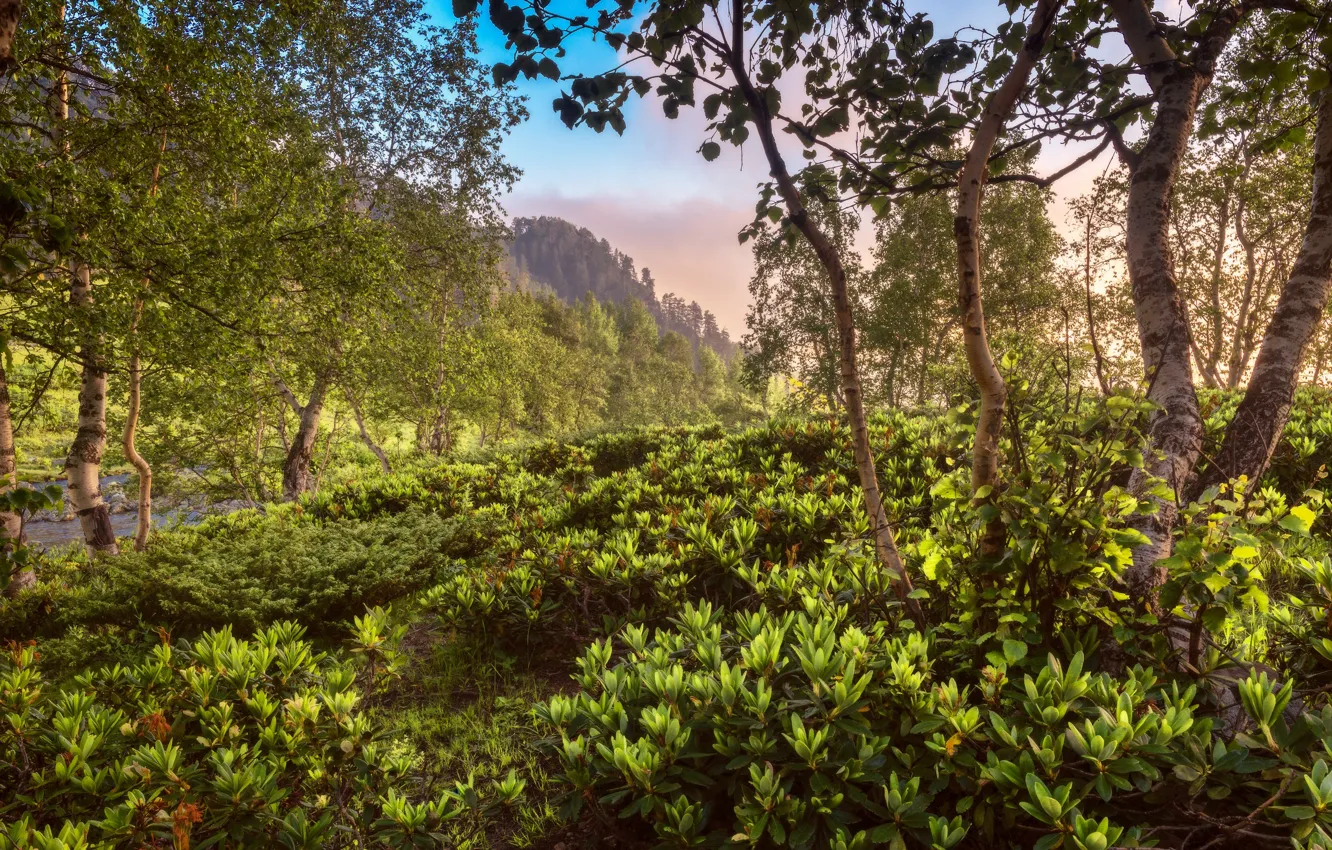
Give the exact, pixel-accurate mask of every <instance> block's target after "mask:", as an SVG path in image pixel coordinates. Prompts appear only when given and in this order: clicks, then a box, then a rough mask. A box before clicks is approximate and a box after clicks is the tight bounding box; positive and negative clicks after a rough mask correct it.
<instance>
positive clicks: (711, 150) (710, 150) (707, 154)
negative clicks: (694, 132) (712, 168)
mask: <svg viewBox="0 0 1332 850" xmlns="http://www.w3.org/2000/svg"><path fill="white" fill-rule="evenodd" d="M698 151H699V153H701V154H703V158H704V159H706V160H707V161H708V162H712V161H713V160H714V159H716V158H717V157H719V156H721V145H719V144H717V143H716V142H704V143H703V145H702V147H700V148H699V149H698Z"/></svg>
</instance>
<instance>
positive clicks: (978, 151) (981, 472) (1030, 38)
mask: <svg viewBox="0 0 1332 850" xmlns="http://www.w3.org/2000/svg"><path fill="white" fill-rule="evenodd" d="M1059 5H1060V0H1039V2H1037V4H1036V11H1035V12H1034V13H1033V15H1032V20H1031V25H1030V27H1028V30H1027V32H1028V35H1027V40H1026V42H1025V43H1024V44H1023V46H1022V50H1021V52H1019V53H1018V55H1017V57H1016V59H1015V60H1014V62H1013V67H1012V68H1011V69H1009V71H1008V75H1007V76H1006V77H1004V81H1003V82H1002V83H1001V84H1000V85H999V88H998V89H996V90H995V93H994V96H993V97H991V98H990V102H989V104H988V105H987V106H986V107H985V112H984V113H983V114H982V115H981V119H980V123H979V124H978V125H977V127H976V133H975V136H974V137H973V138H972V142H971V149H970V150H969V151H968V152H967V156H966V160H965V161H964V162H963V164H962V173H961V176H960V177H959V179H958V192H957V215H956V217H955V218H954V219H953V239H954V241H955V242H956V243H957V267H958V307H959V309H960V311H961V314H962V340H963V345H964V347H965V352H966V357H967V366H968V367H969V369H970V370H971V377H972V379H973V380H975V381H976V385H977V386H978V387H979V388H980V393H981V404H980V414H979V416H977V419H976V440H975V443H974V444H973V445H972V450H971V491H972V494H973V495H975V494H976V493H977V492H978V491H980V490H981V489H982V488H984V487H989V488H991V490H993V488H994V487H996V486H997V485H998V478H999V436H1000V434H1001V433H1002V431H1003V427H1004V412H1005V410H1006V408H1007V404H1008V388H1007V387H1006V386H1005V385H1004V378H1003V376H1002V375H1001V374H999V367H998V366H996V365H995V362H994V356H993V354H992V353H991V352H990V343H989V340H988V338H987V337H986V333H985V307H984V303H983V301H982V298H981V256H980V254H981V244H980V216H981V192H982V189H983V186H984V182H985V177H986V164H987V162H988V161H989V159H990V154H991V153H992V152H993V151H994V143H995V140H996V139H998V138H999V135H1000V134H1001V133H1002V132H1003V129H1004V123H1005V122H1006V121H1007V120H1008V116H1009V114H1010V113H1012V111H1013V108H1014V106H1015V105H1016V104H1017V100H1018V98H1019V97H1020V96H1021V94H1022V90H1023V89H1025V88H1026V87H1027V79H1028V77H1030V75H1031V69H1032V68H1033V67H1035V65H1036V62H1037V60H1039V58H1040V55H1041V51H1042V50H1043V49H1044V48H1045V38H1046V36H1047V35H1048V34H1049V32H1050V26H1051V24H1053V23H1054V17H1055V13H1056V11H1057V10H1058V8H1059ZM987 498H992V496H990V497H987ZM1004 542H1005V531H1004V523H1003V519H1002V517H1000V516H998V515H997V514H996V516H995V517H994V518H993V519H991V520H990V521H989V522H988V523H987V524H986V529H985V533H984V534H983V535H982V537H981V555H982V557H989V558H993V557H997V556H998V555H999V554H1000V553H1002V552H1003V549H1004Z"/></svg>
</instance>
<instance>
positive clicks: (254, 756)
mask: <svg viewBox="0 0 1332 850" xmlns="http://www.w3.org/2000/svg"><path fill="white" fill-rule="evenodd" d="M302 633H303V630H302V629H301V627H299V626H297V625H295V624H293V623H278V624H275V625H273V626H271V627H269V628H267V629H264V630H262V631H260V632H259V633H258V634H256V635H255V638H254V639H253V640H250V641H242V640H238V639H236V638H235V637H233V636H232V634H231V631H230V630H229V629H224V630H221V631H215V632H209V633H207V634H205V635H204V636H203V637H201V638H199V639H198V640H196V641H194V642H193V643H191V644H185V643H182V644H180V645H179V646H176V647H172V646H168V645H165V644H164V645H161V646H159V647H158V648H157V649H156V650H155V651H154V653H153V655H152V658H151V659H150V660H148V661H146V662H145V663H143V664H138V665H131V666H125V665H115V666H112V667H104V668H101V669H99V670H90V671H88V672H85V673H83V674H81V675H80V676H78V678H77V679H76V681H75V683H74V686H73V687H72V688H69V689H67V690H64V691H62V692H60V693H58V694H54V695H48V694H47V693H46V692H45V689H44V687H43V683H42V680H41V677H40V675H39V673H38V670H37V666H36V659H37V652H36V651H35V650H34V649H33V648H32V647H31V646H27V647H16V648H14V649H12V650H11V651H10V653H9V655H8V657H7V658H5V659H4V660H0V706H2V707H3V710H4V712H5V717H6V719H5V722H4V724H3V725H0V835H3V836H4V837H5V838H6V839H7V844H8V846H10V847H16V848H29V847H31V848H37V849H38V850H56V848H79V847H107V848H110V847H146V846H164V845H170V846H175V847H180V848H183V847H188V846H194V847H196V848H201V847H209V846H212V845H222V846H230V847H247V846H248V847H286V848H293V850H294V848H305V847H321V846H322V847H410V846H426V845H429V844H433V843H434V841H433V838H432V835H433V834H434V833H436V832H437V831H438V830H439V828H440V825H441V824H442V823H444V822H447V821H450V820H452V819H455V818H459V817H460V816H462V815H463V814H464V813H465V812H467V811H468V810H469V809H470V808H475V807H480V806H482V803H481V801H480V797H479V796H478V793H477V791H476V789H475V788H474V787H472V786H469V785H466V784H462V785H459V786H456V787H455V788H454V789H451V790H450V791H448V792H445V793H443V794H441V795H439V796H438V797H436V798H434V799H428V800H424V801H420V802H414V801H412V800H411V799H409V796H408V793H407V788H408V787H410V782H409V780H410V779H411V774H412V773H413V770H414V755H413V754H412V753H410V752H404V751H403V750H402V748H401V747H399V746H395V745H394V744H393V743H392V742H391V741H389V740H387V739H385V738H384V737H383V735H382V734H381V733H380V732H379V731H378V730H377V729H376V728H375V727H374V726H373V725H372V724H371V723H370V722H369V721H368V719H367V718H366V716H365V715H364V714H362V713H361V712H360V711H359V710H358V702H359V700H360V697H359V695H358V693H357V691H356V689H355V688H354V687H353V674H352V672H351V671H349V670H346V669H342V668H338V667H334V666H330V665H329V663H328V659H327V657H326V656H324V655H323V654H318V653H316V652H314V650H313V649H312V647H311V645H310V644H309V642H307V641H305V640H303V639H302Z"/></svg>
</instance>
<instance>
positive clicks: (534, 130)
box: [427, 0, 1099, 337]
mask: <svg viewBox="0 0 1332 850" xmlns="http://www.w3.org/2000/svg"><path fill="white" fill-rule="evenodd" d="M427 2H428V3H429V4H430V5H431V7H432V8H433V9H434V10H435V11H436V14H437V15H438V16H439V18H440V20H441V23H443V22H445V21H448V20H450V19H451V15H450V13H449V11H448V8H449V5H448V0H443V2H441V0H427ZM579 5H580V6H581V5H582V4H579ZM908 5H909V6H910V7H911V8H913V10H917V11H924V12H927V13H929V14H930V16H931V17H932V18H933V20H934V24H935V33H936V34H938V35H943V34H945V33H951V32H954V31H956V30H957V29H959V28H960V27H963V26H969V25H990V26H993V25H995V24H997V23H998V22H999V21H1002V20H1004V15H1003V10H1002V9H1001V7H1000V6H999V3H998V2H996V0H943V2H934V3H921V2H909V4H908ZM481 39H482V47H483V55H484V58H485V59H486V60H487V61H491V62H494V61H505V60H506V59H508V57H509V55H510V54H509V53H508V51H505V50H504V39H503V36H502V35H500V34H499V33H498V32H497V31H496V30H495V28H494V27H493V26H491V25H490V23H489V21H483V24H482V28H481ZM569 47H570V52H569V57H568V59H567V60H566V62H565V64H564V65H563V66H562V70H565V71H566V73H567V72H569V71H583V72H589V73H590V72H595V71H600V70H606V69H607V68H610V67H612V66H613V64H614V63H615V61H616V60H615V53H614V51H612V50H611V49H610V48H609V47H608V46H607V45H605V44H604V43H601V42H596V43H593V42H591V41H590V40H586V39H584V40H580V41H579V43H577V44H571V45H569ZM518 88H519V91H520V92H521V93H522V94H524V95H525V96H526V97H527V99H528V110H529V111H530V113H531V118H530V119H529V120H528V121H527V122H525V123H524V124H523V125H521V126H519V127H517V128H516V129H515V130H514V131H513V134H512V136H511V137H510V138H509V139H508V141H507V142H506V143H505V147H504V150H505V154H506V155H507V156H508V158H509V160H510V161H511V162H513V163H514V164H515V165H517V166H518V167H519V168H521V169H522V171H523V176H522V178H521V180H520V181H519V182H518V184H517V185H516V186H515V188H514V191H513V193H512V194H511V195H510V196H509V197H508V198H507V199H506V201H505V208H506V210H507V211H508V213H509V215H510V216H515V215H521V216H536V215H556V216H560V217H562V218H565V219H568V220H569V221H572V222H573V223H575V224H578V225H581V226H583V227H587V228H588V229H590V230H591V231H592V232H594V233H596V234H597V235H598V236H601V237H604V238H606V239H607V240H609V241H610V243H611V244H612V245H614V246H615V247H617V248H619V249H620V250H622V251H624V252H626V253H628V254H629V255H630V256H632V257H633V258H634V259H635V260H636V261H637V263H638V265H639V267H640V268H642V267H645V266H646V267H648V268H650V269H652V273H653V276H654V277H655V278H656V280H657V291H658V293H662V292H675V293H677V294H678V295H681V296H683V297H685V298H686V299H692V300H697V301H698V302H699V303H700V304H702V305H703V306H704V308H706V309H710V310H712V312H714V313H715V314H716V315H717V317H718V320H719V321H720V322H721V324H722V326H723V327H725V328H727V329H728V330H729V331H730V332H731V335H732V336H733V337H739V336H741V335H742V334H743V333H744V317H745V311H746V308H747V306H748V303H749V297H748V290H747V284H748V281H749V277H750V275H751V273H752V268H753V266H752V262H751V258H750V253H749V246H747V245H741V244H739V242H738V241H737V239H736V233H737V232H738V231H739V230H740V228H741V227H743V226H744V225H745V224H747V223H748V222H749V221H750V220H751V218H752V216H753V210H754V203H755V201H756V200H757V191H756V187H757V186H758V184H760V183H762V182H764V181H765V179H766V174H767V167H766V163H765V162H763V159H762V153H761V151H759V150H758V146H757V144H756V143H755V144H749V145H747V146H746V147H745V148H744V149H735V148H731V147H729V146H724V148H723V153H722V156H721V157H719V158H718V159H717V160H715V161H713V162H706V161H705V160H704V159H703V158H702V157H701V156H700V155H699V154H698V153H697V148H698V145H699V144H700V143H701V142H702V141H703V139H704V123H705V122H704V119H703V116H702V114H701V112H700V111H699V110H691V109H685V110H682V111H681V115H680V118H678V119H676V120H674V121H672V120H669V119H667V118H665V117H664V116H663V115H662V114H661V107H660V105H659V102H658V101H657V100H656V98H655V97H654V96H652V95H649V96H648V97H647V98H646V99H643V100H638V99H632V103H631V104H630V106H629V109H628V116H627V117H628V128H627V129H626V130H625V133H624V135H623V136H617V135H616V134H615V133H614V132H613V131H611V130H607V131H606V132H604V133H602V134H597V133H594V132H592V131H591V130H589V129H587V128H585V127H579V128H577V129H575V130H569V129H567V128H566V127H565V126H564V125H563V124H562V123H560V121H559V119H558V117H557V116H556V114H555V112H554V111H553V110H552V109H551V101H552V100H554V99H555V98H556V97H558V96H559V94H560V84H558V83H555V82H552V81H550V80H546V79H541V80H538V81H527V80H520V81H519V83H518ZM1075 155H1076V153H1071V152H1065V151H1060V150H1053V151H1050V152H1048V153H1046V154H1044V155H1043V157H1042V159H1043V160H1044V161H1043V162H1042V163H1041V165H1042V166H1043V167H1048V168H1057V167H1058V164H1059V163H1060V161H1062V160H1066V159H1067V158H1069V157H1071V156H1075ZM1047 163H1048V164H1047ZM1089 171H1090V169H1087V168H1084V169H1083V174H1084V175H1087V176H1086V177H1085V179H1081V178H1078V177H1075V178H1070V179H1071V180H1072V183H1071V185H1069V186H1065V187H1064V191H1065V192H1068V191H1069V190H1070V189H1074V190H1077V191H1081V189H1082V187H1084V186H1085V185H1086V184H1087V182H1089V180H1090V175H1089ZM1096 171H1097V172H1098V173H1099V169H1096ZM1074 193H1076V191H1075V192H1074ZM1056 218H1057V219H1062V213H1061V212H1059V211H1058V210H1057V211H1056Z"/></svg>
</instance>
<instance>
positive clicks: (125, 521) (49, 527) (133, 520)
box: [20, 474, 241, 550]
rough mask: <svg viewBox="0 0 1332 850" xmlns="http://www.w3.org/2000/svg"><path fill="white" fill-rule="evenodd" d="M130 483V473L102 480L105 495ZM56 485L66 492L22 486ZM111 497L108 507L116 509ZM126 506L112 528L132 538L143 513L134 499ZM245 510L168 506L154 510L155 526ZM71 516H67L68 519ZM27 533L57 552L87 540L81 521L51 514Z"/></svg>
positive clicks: (61, 484)
mask: <svg viewBox="0 0 1332 850" xmlns="http://www.w3.org/2000/svg"><path fill="white" fill-rule="evenodd" d="M128 480H129V475H128V474H121V475H107V476H104V477H103V478H102V480H101V487H102V490H103V492H105V491H106V490H107V488H108V487H111V486H114V488H115V490H116V491H117V492H118V491H119V490H120V488H121V487H122V486H124V484H125V482H126V481H128ZM52 484H55V485H56V486H58V487H60V488H61V490H62V491H63V490H64V489H65V486H66V485H65V480H64V479H58V480H56V481H50V482H45V483H42V484H38V485H20V486H38V487H49V486H50V485H52ZM113 498H115V496H114V495H113V496H111V497H110V498H108V506H110V507H113V508H114V507H115V505H114V504H112V503H111V499H113ZM123 504H125V505H126V506H127V507H128V508H129V510H127V511H121V512H119V513H116V512H114V510H113V512H112V514H111V528H112V530H113V531H115V533H116V536H117V537H132V536H133V535H134V532H135V530H136V529H137V528H138V525H139V512H138V511H137V510H136V504H135V502H134V501H133V500H132V499H131V500H128V501H127V502H125V503H123ZM238 507H241V505H239V504H233V503H223V504H219V505H194V504H183V505H178V506H171V507H165V508H164V509H163V510H161V511H157V510H154V511H153V525H154V526H156V527H158V528H162V527H164V526H168V525H174V524H176V523H182V524H184V525H194V524H196V523H198V522H200V521H201V520H203V519H204V517H206V516H208V515H210V514H213V513H219V512H229V511H231V510H235V509H236V508H238ZM68 515H69V514H68V513H67V514H66V516H68ZM23 533H24V536H25V537H26V538H27V541H28V544H29V545H30V546H32V547H33V548H34V549H37V550H46V549H54V548H57V547H60V546H67V545H69V544H70V543H75V542H78V541H81V540H82V539H83V529H82V527H81V526H80V525H79V521H78V519H77V518H70V519H57V518H51V517H50V516H49V514H48V515H39V517H38V518H34V519H30V520H28V521H27V522H26V523H24V525H23Z"/></svg>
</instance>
